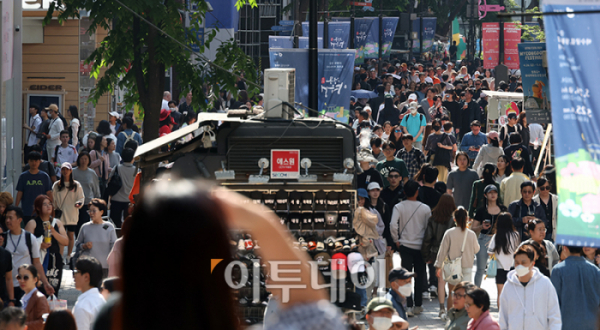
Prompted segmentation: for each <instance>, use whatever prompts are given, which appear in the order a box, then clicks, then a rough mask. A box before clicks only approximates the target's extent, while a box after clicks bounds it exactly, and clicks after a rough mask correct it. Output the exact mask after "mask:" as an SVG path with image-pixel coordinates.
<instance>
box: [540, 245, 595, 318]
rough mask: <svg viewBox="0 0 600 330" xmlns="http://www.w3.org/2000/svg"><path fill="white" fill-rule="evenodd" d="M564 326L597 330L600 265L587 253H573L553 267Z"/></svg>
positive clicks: (553, 282) (554, 281) (553, 280)
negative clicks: (587, 257) (588, 256)
mask: <svg viewBox="0 0 600 330" xmlns="http://www.w3.org/2000/svg"><path fill="white" fill-rule="evenodd" d="M551 280H552V284H553V285H554V288H555V289H556V294H557V295H558V302H559V303H560V314H561V317H562V324H563V327H562V328H563V330H566V329H578V330H595V329H596V322H597V320H598V306H600V269H598V267H596V266H594V265H593V264H592V263H590V262H589V261H587V260H585V258H584V257H576V256H570V257H568V258H567V259H565V261H563V262H560V263H558V264H557V265H556V266H554V268H553V269H552V276H551Z"/></svg>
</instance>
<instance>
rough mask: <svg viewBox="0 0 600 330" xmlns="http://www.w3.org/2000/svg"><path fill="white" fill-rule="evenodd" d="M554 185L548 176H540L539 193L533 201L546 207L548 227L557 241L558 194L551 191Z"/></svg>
mask: <svg viewBox="0 0 600 330" xmlns="http://www.w3.org/2000/svg"><path fill="white" fill-rule="evenodd" d="M551 189H552V185H550V181H548V179H547V178H546V177H540V178H538V180H537V191H538V194H537V195H535V196H534V197H533V201H534V202H536V203H539V204H540V206H541V207H542V208H543V209H544V213H545V214H546V220H547V221H548V229H549V230H550V234H551V236H552V240H553V241H554V242H556V225H557V217H558V196H557V195H556V194H553V193H551V192H550V190H551Z"/></svg>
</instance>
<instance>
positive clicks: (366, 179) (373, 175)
mask: <svg viewBox="0 0 600 330" xmlns="http://www.w3.org/2000/svg"><path fill="white" fill-rule="evenodd" d="M371 182H377V183H379V186H380V187H383V178H382V177H381V174H379V172H377V170H376V169H374V168H372V167H371V168H369V169H368V170H366V171H364V172H363V173H361V174H359V175H358V183H357V184H356V187H357V188H365V189H367V186H368V185H369V183H371Z"/></svg>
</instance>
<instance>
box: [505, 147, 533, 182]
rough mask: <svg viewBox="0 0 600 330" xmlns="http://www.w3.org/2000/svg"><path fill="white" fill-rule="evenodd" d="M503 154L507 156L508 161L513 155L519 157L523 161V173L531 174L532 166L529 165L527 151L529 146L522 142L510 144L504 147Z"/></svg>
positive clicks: (529, 160)
mask: <svg viewBox="0 0 600 330" xmlns="http://www.w3.org/2000/svg"><path fill="white" fill-rule="evenodd" d="M504 154H505V155H506V156H508V159H509V160H510V161H512V160H513V158H515V157H521V158H522V159H523V161H524V162H525V166H524V167H523V173H525V174H527V175H529V176H530V177H531V176H533V174H534V173H533V166H532V165H531V157H530V153H529V148H527V147H526V146H524V145H522V144H512V145H510V146H508V147H505V148H504Z"/></svg>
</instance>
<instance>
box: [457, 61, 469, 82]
mask: <svg viewBox="0 0 600 330" xmlns="http://www.w3.org/2000/svg"><path fill="white" fill-rule="evenodd" d="M470 78H471V76H470V75H469V72H467V67H466V66H464V65H463V66H462V67H461V68H460V71H459V73H458V75H457V76H456V79H457V80H463V79H470Z"/></svg>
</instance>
